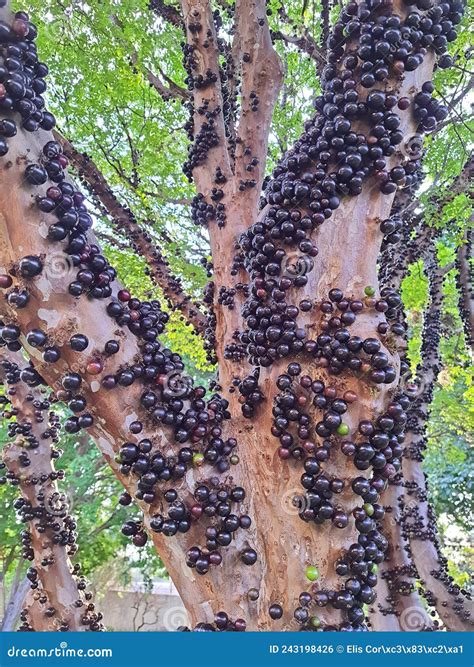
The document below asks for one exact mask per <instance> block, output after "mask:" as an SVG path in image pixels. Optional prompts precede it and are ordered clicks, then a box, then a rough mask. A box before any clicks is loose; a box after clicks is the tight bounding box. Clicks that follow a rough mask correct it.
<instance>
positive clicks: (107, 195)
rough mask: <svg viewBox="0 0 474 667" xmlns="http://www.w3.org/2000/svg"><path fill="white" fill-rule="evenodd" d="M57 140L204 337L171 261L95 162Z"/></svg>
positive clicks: (173, 304)
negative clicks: (112, 188) (117, 194)
mask: <svg viewBox="0 0 474 667" xmlns="http://www.w3.org/2000/svg"><path fill="white" fill-rule="evenodd" d="M55 138H56V140H57V141H59V143H60V144H61V146H62V148H63V151H64V153H65V154H66V156H67V157H68V158H69V159H70V161H71V164H72V165H73V167H74V168H75V169H76V170H77V172H78V174H79V176H80V177H81V179H82V180H83V182H84V183H86V185H87V187H88V188H89V189H90V190H91V192H92V194H93V195H94V196H95V197H96V198H97V200H98V201H99V202H100V203H101V204H102V206H103V207H104V212H105V214H106V215H108V216H110V218H111V220H112V222H113V224H114V226H115V227H116V229H117V231H119V232H120V233H122V234H124V235H125V236H126V237H127V238H128V239H129V240H130V241H131V243H132V247H135V248H136V250H137V251H138V252H139V253H140V254H141V255H142V257H143V258H144V259H145V261H146V263H147V265H148V268H149V270H150V277H151V278H152V280H153V281H154V282H155V283H156V284H157V285H158V286H159V287H160V289H161V290H162V291H163V294H164V295H165V297H166V299H167V300H168V302H169V304H170V305H171V307H172V308H173V309H176V310H179V311H180V312H181V313H182V314H183V317H184V319H185V321H186V322H188V323H189V324H191V325H192V326H193V327H194V328H195V330H196V331H197V332H198V333H201V332H202V331H203V330H204V328H205V326H206V316H205V315H204V314H203V313H202V311H201V310H200V307H199V305H198V304H195V303H194V302H193V301H192V299H191V297H190V296H188V295H186V294H185V293H184V291H183V288H182V286H181V281H180V280H179V279H178V278H176V277H175V276H174V275H173V274H172V273H171V271H170V268H169V265H168V262H167V260H166V259H165V257H164V256H163V254H162V253H161V251H160V250H159V248H158V247H157V246H156V245H155V244H154V243H153V241H152V238H151V236H150V234H149V233H148V232H146V231H144V230H143V229H142V228H141V227H140V225H139V224H138V222H137V220H136V218H135V216H134V215H133V213H132V211H131V210H130V209H129V208H126V207H124V206H122V204H121V203H120V202H119V201H118V199H117V197H116V196H115V194H114V193H113V192H112V190H111V188H110V186H109V184H108V183H107V181H106V179H105V176H104V175H103V174H102V172H101V171H100V170H99V168H98V167H97V165H96V164H95V163H94V161H93V160H92V158H90V157H89V156H88V155H87V154H86V153H81V152H79V151H78V150H76V149H75V148H74V146H73V145H72V144H71V143H70V142H69V141H68V140H67V139H66V138H65V137H64V136H63V135H61V134H60V133H59V132H55Z"/></svg>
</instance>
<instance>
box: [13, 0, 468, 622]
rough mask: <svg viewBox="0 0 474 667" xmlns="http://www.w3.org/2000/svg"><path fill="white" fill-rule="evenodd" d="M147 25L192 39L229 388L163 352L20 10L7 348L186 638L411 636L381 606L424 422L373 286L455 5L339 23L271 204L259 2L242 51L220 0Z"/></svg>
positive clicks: (270, 79)
mask: <svg viewBox="0 0 474 667" xmlns="http://www.w3.org/2000/svg"><path fill="white" fill-rule="evenodd" d="M4 4H5V3H4ZM152 10H155V11H157V12H164V13H163V16H164V18H165V19H166V20H169V21H171V22H172V23H173V25H178V26H181V27H182V28H183V30H184V37H183V39H184V41H183V53H184V58H183V62H184V66H185V68H186V72H187V77H186V81H187V84H188V88H189V93H190V94H189V101H187V102H186V104H187V106H188V107H189V112H190V119H189V122H188V124H187V126H186V129H187V132H188V135H189V139H190V146H189V156H188V159H187V161H186V164H185V165H184V173H185V174H186V176H187V177H188V178H189V179H191V180H193V181H194V183H195V186H196V191H197V192H196V197H195V199H194V201H193V207H192V215H193V219H194V221H195V222H196V224H198V225H204V226H206V227H207V231H208V233H209V237H210V244H211V249H212V253H213V257H212V266H213V275H212V281H211V283H210V284H209V286H208V287H207V289H206V294H205V299H204V300H205V303H206V305H207V306H208V307H209V317H208V322H207V326H206V328H205V335H206V346H207V349H208V351H209V353H210V356H212V357H214V358H215V359H216V360H217V363H218V377H217V379H216V381H214V383H213V384H212V386H210V387H208V388H206V387H200V386H194V384H193V382H192V380H191V378H189V377H188V376H187V375H186V374H185V372H184V364H183V361H182V359H181V358H180V356H179V355H178V354H176V353H174V352H173V350H171V349H169V348H167V347H165V346H164V345H163V343H162V341H161V338H160V336H161V334H162V333H163V332H164V331H165V329H166V325H167V322H168V314H167V312H165V311H164V310H163V309H162V307H161V305H160V303H159V302H158V301H156V300H150V301H143V300H140V299H138V298H136V297H134V296H133V294H131V293H130V291H129V290H128V289H127V288H126V287H124V286H122V285H121V284H119V283H118V281H117V276H116V271H115V269H114V268H113V267H112V266H110V264H109V263H108V261H107V260H106V258H105V257H104V255H103V254H102V252H101V250H100V247H99V245H98V243H97V241H96V239H95V237H94V234H93V231H92V229H91V227H92V223H93V219H92V216H91V214H90V213H88V211H87V207H86V203H85V200H84V196H83V195H82V194H81V193H80V192H79V191H78V189H77V187H76V186H75V185H74V183H73V182H72V181H71V180H70V179H69V177H68V175H67V172H66V169H67V166H68V159H67V158H66V156H65V155H64V153H63V150H62V144H60V143H58V142H57V141H55V140H54V139H53V136H52V134H51V130H52V129H53V127H54V125H55V120H54V117H53V116H52V115H51V113H49V112H48V111H47V110H46V107H45V102H44V98H43V93H44V92H45V90H46V82H45V78H46V76H47V73H48V68H47V66H46V65H45V64H44V63H42V62H41V60H40V58H39V56H38V53H37V50H36V46H35V37H36V32H37V31H36V28H35V26H34V25H33V24H32V23H31V21H30V20H29V18H28V16H27V14H26V13H24V12H18V13H16V14H11V13H10V12H9V10H8V9H7V8H5V9H3V10H1V19H2V22H1V23H0V50H1V65H0V109H1V115H2V119H1V121H0V123H1V124H0V135H1V153H2V158H1V164H0V174H1V177H0V178H1V182H0V190H1V191H0V213H1V215H0V225H1V231H2V245H1V257H0V264H1V267H0V268H1V272H2V275H1V276H0V285H1V288H2V299H1V302H0V308H1V314H2V318H3V326H2V329H1V340H2V341H3V344H4V345H5V347H6V349H7V350H8V351H12V352H16V351H18V350H20V349H22V348H23V349H24V351H25V353H26V354H27V355H28V357H29V359H30V362H29V365H28V366H27V367H26V368H25V369H23V370H22V373H21V379H22V381H23V382H26V383H27V384H29V385H30V386H40V385H42V384H45V385H49V386H50V387H51V388H52V390H53V395H54V398H55V400H58V401H62V402H64V403H66V404H67V406H68V408H69V410H70V416H69V418H68V419H67V421H66V423H65V429H66V431H67V432H69V433H77V432H79V431H80V430H81V429H86V430H87V431H88V432H89V433H90V434H91V435H92V437H93V438H94V440H95V441H96V443H97V446H98V447H99V448H100V450H101V451H102V453H103V454H104V456H105V458H106V459H107V461H108V462H109V463H110V465H111V466H112V468H113V470H114V472H115V474H116V475H117V477H118V478H119V479H120V481H121V482H122V483H123V485H124V489H125V490H124V493H123V495H122V498H121V503H122V504H123V505H126V506H127V505H130V506H131V510H130V518H129V520H128V521H127V522H126V523H125V525H124V526H123V532H124V534H125V535H128V536H130V539H131V540H132V541H133V543H134V544H135V545H136V546H143V545H144V544H145V543H146V542H147V540H148V539H150V538H151V539H152V540H153V542H154V544H155V546H156V548H157V551H158V552H159V554H160V556H161V557H162V559H163V561H164V563H165V565H166V567H167V569H168V571H169V573H170V575H171V577H172V578H173V580H174V582H175V584H176V586H177V587H178V590H179V592H180V594H181V596H182V599H183V601H184V604H185V606H186V608H187V610H188V612H189V616H190V627H191V628H193V629H195V630H235V631H242V630H245V629H246V628H247V629H251V630H256V629H260V630H268V629H273V630H293V629H302V630H320V629H323V630H330V629H337V630H365V629H370V628H371V627H373V625H374V624H376V625H377V627H379V628H383V627H386V628H389V629H398V630H400V629H406V628H405V627H403V622H401V620H400V616H401V614H400V611H399V610H398V608H397V607H395V606H394V607H393V609H390V610H389V611H388V612H387V608H386V606H385V605H384V606H383V609H382V606H381V605H379V606H377V604H376V599H375V598H376V590H377V585H378V574H377V572H378V568H379V566H380V565H381V564H382V563H383V562H384V560H385V559H387V558H389V557H390V553H391V551H390V548H391V546H393V545H390V544H389V541H388V538H387V536H386V535H385V534H384V533H383V529H382V526H383V520H384V514H385V507H384V500H383V494H384V492H385V490H386V489H387V486H388V484H389V482H390V480H392V479H393V478H395V477H397V479H400V476H401V475H402V474H403V465H402V462H403V457H404V447H405V444H404V429H405V425H406V422H407V409H408V408H409V404H410V397H409V396H407V395H406V393H405V391H404V384H400V379H401V378H403V376H404V375H405V374H406V371H407V364H406V362H405V361H404V360H403V359H402V360H401V359H400V354H399V349H398V345H399V342H400V340H401V338H402V337H403V334H404V326H403V321H402V320H401V319H400V316H399V314H400V308H401V298H400V296H399V294H398V293H397V291H396V290H394V289H392V288H389V287H388V288H384V289H382V290H380V288H379V284H378V280H377V260H378V255H379V251H380V248H381V246H382V243H383V244H384V245H385V244H387V243H395V242H396V241H397V240H398V239H399V238H400V236H401V234H400V230H401V229H402V227H403V224H404V223H403V222H402V221H401V220H402V219H401V218H400V216H398V217H397V216H392V217H391V215H390V214H391V207H392V203H393V200H394V197H395V195H396V193H397V192H399V191H400V190H401V189H405V190H407V191H408V190H413V189H414V188H415V187H416V186H417V185H418V184H419V182H420V180H421V178H422V174H421V157H422V148H421V146H422V135H423V132H425V131H427V130H431V129H433V128H434V127H435V125H436V123H437V122H438V121H440V120H443V119H444V118H445V116H446V114H447V108H446V107H445V106H443V105H442V104H440V102H439V101H438V99H437V98H435V97H433V93H434V86H433V84H432V83H431V78H432V73H433V69H434V67H441V68H444V67H448V66H450V65H451V64H452V60H451V57H450V56H449V55H447V54H446V49H447V46H448V44H449V42H452V41H453V40H454V39H455V38H456V26H457V25H458V24H459V22H460V21H461V17H462V12H463V4H462V2H461V0H449V1H447V2H432V1H431V0H419V1H418V2H416V3H413V4H405V3H401V2H394V1H393V0H371V1H370V2H349V3H348V4H346V5H345V6H344V8H343V9H342V11H341V13H340V16H339V18H338V19H337V21H336V22H335V24H334V27H333V29H332V33H331V35H330V37H329V40H328V45H327V46H328V50H327V64H326V66H325V67H324V71H323V73H322V79H321V84H322V93H321V95H319V96H318V97H316V98H315V100H314V106H315V114H314V116H313V117H312V118H310V119H308V120H307V121H306V123H305V124H304V131H303V133H302V135H301V136H300V138H299V139H298V141H296V143H295V144H294V146H293V147H292V148H291V149H290V150H289V151H288V152H287V153H286V154H284V155H283V156H282V157H281V160H280V162H279V163H278V165H277V166H276V168H275V169H274V171H273V173H272V174H271V175H270V176H269V177H267V178H266V179H265V182H264V176H265V161H266V153H267V140H268V133H269V129H270V120H271V115H272V109H273V105H274V103H275V100H276V98H277V95H278V90H279V87H280V84H281V81H282V68H281V63H280V62H279V58H278V56H277V54H276V52H275V51H274V49H273V46H272V41H271V33H270V30H269V26H268V16H267V14H268V13H269V10H268V11H267V8H266V6H265V2H264V1H263V0H238V1H237V3H236V5H235V8H234V9H232V8H230V10H228V11H227V13H226V17H227V18H226V20H229V17H230V18H232V19H233V21H234V30H233V34H234V37H233V44H232V48H230V44H229V42H228V40H229V33H228V31H225V30H221V25H222V20H221V16H220V14H219V10H217V9H215V10H213V8H212V7H211V5H210V4H209V2H207V1H206V0H182V7H181V13H179V12H174V11H165V10H164V9H163V6H162V3H152V6H151V11H152ZM187 99H188V98H187ZM96 188H98V190H97V189H96V191H95V196H99V195H100V186H96ZM261 192H263V195H262V196H261ZM25 230H27V232H25ZM144 247H145V246H143V245H142V246H140V244H137V246H136V248H137V251H138V252H140V251H143V248H144ZM140 248H141V249H142V250H140ZM57 264H60V265H62V266H66V267H68V271H67V275H68V276H69V279H68V280H67V281H64V278H63V277H62V276H63V275H64V271H63V272H61V278H60V279H58V272H57V271H55V266H56V265H57ZM183 312H184V311H183ZM35 472H36V471H35ZM420 502H421V500H420ZM434 535H435V533H434V531H431V532H430V534H429V535H427V539H435V537H434ZM438 568H439V566H438V565H437V566H436V568H434V569H436V570H437V574H436V576H439V573H438ZM444 576H445V574H444V573H443V577H444ZM423 587H424V589H425V590H426V591H430V588H431V585H430V581H429V580H426V579H425V580H424V582H423ZM448 589H449V584H448V588H447V589H446V590H445V589H442V592H441V594H439V593H438V594H436V595H435V594H432V595H430V596H427V601H428V603H429V605H430V606H432V607H433V608H435V609H436V612H437V614H438V615H439V619H437V625H436V626H435V625H433V626H432V625H431V621H428V622H427V623H426V629H434V628H435V627H443V620H444V619H445V618H448V617H453V616H454V617H455V619H456V624H457V627H462V628H467V627H468V626H469V622H470V611H469V608H468V606H469V602H464V601H463V603H462V604H461V603H460V602H459V600H458V597H456V599H455V600H453V598H452V596H451V595H450V591H449V590H448ZM436 590H437V591H439V587H437V588H436ZM408 593H410V591H408ZM459 596H462V594H461V593H460V592H459ZM369 608H370V609H371V617H367V613H368V612H367V610H368V609H369ZM446 610H448V611H449V614H446V613H445V611H446ZM446 622H447V621H446ZM448 628H449V625H448Z"/></svg>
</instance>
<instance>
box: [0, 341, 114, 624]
mask: <svg viewBox="0 0 474 667" xmlns="http://www.w3.org/2000/svg"><path fill="white" fill-rule="evenodd" d="M25 366H26V363H25V361H24V359H23V357H22V355H21V353H19V352H15V353H13V352H10V351H8V352H5V351H4V350H0V373H1V374H2V375H3V378H4V382H5V384H6V386H7V392H6V395H7V397H8V399H9V400H10V402H11V405H12V407H13V412H11V414H14V415H15V418H16V422H17V424H18V425H19V426H20V428H19V429H18V428H17V429H16V433H17V435H16V438H15V440H14V441H12V442H11V443H9V444H7V445H6V446H5V447H4V448H3V452H2V458H3V461H4V462H5V463H6V465H7V468H8V473H9V479H10V480H13V481H14V482H15V483H16V484H17V485H18V488H19V489H20V491H21V495H22V498H23V500H24V501H25V503H26V505H25V506H30V507H31V508H34V509H35V510H36V511H37V513H36V515H33V514H31V515H30V514H29V512H28V511H27V512H26V515H27V518H29V523H28V529H29V534H30V540H28V541H27V542H25V540H23V544H24V555H25V557H27V558H28V559H29V560H32V561H33V562H34V567H33V568H30V570H29V571H28V573H29V578H30V581H31V587H32V589H33V590H34V593H33V597H34V599H35V600H36V601H37V602H38V607H37V612H38V616H39V617H40V618H41V619H42V623H41V625H42V627H41V628H39V629H48V630H59V629H67V630H74V631H81V630H88V629H96V630H98V629H100V618H101V616H99V617H97V616H96V615H95V614H90V613H89V612H87V610H86V609H85V608H84V602H85V600H84V595H83V593H82V592H81V589H83V588H84V586H83V583H82V582H81V580H80V579H78V577H77V576H76V574H77V573H76V572H75V570H74V569H73V566H72V564H71V561H70V560H69V556H71V555H73V554H74V553H75V551H76V547H75V545H74V541H73V535H74V528H75V524H74V521H73V519H72V518H71V517H70V516H69V514H68V509H67V504H66V500H65V497H64V495H63V494H61V493H60V492H59V490H58V487H57V484H56V481H55V480H56V478H57V476H58V473H57V472H56V471H55V469H54V466H53V463H52V442H50V438H51V434H52V432H54V426H53V424H50V426H49V428H48V423H47V422H46V420H45V417H44V411H47V410H48V408H49V402H47V403H45V401H46V399H47V396H46V395H45V393H43V392H42V391H41V390H40V389H30V388H28V387H27V385H26V384H25V383H24V382H23V381H22V380H20V379H19V377H18V378H17V377H16V375H17V374H19V372H20V369H21V368H24V367H25ZM12 378H15V380H16V381H14V380H12ZM26 462H28V464H27V463H26ZM35 478H36V482H35V481H34V479H35ZM38 478H39V479H40V480H41V481H38ZM44 478H45V479H44ZM33 518H34V520H33ZM55 523H57V524H58V525H59V526H60V531H59V530H55V529H54V527H53V528H52V527H51V526H52V525H53V526H54V524H55ZM42 526H43V527H44V528H45V530H42ZM58 536H60V537H61V538H62V539H64V538H66V539H67V542H65V543H64V542H63V543H62V544H61V543H60V542H59V541H58V540H57V539H56V538H57V537H58ZM71 540H72V541H71ZM66 545H68V546H66ZM43 624H44V627H43ZM33 628H34V629H37V628H35V627H34V625H33Z"/></svg>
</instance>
